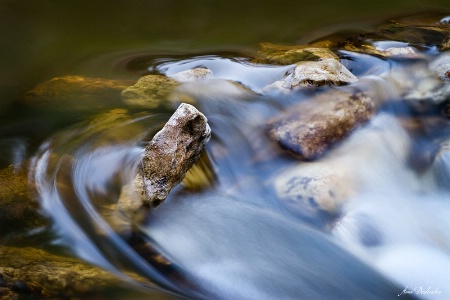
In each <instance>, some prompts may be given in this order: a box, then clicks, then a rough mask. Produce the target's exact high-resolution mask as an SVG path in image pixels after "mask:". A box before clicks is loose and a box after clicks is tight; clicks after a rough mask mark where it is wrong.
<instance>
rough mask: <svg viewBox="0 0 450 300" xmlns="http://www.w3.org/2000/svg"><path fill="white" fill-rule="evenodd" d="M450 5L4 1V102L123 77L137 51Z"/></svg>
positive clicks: (319, 29)
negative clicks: (53, 87) (53, 83)
mask: <svg viewBox="0 0 450 300" xmlns="http://www.w3.org/2000/svg"><path fill="white" fill-rule="evenodd" d="M449 9H450V3H449V0H390V1H380V0H366V1H358V0H341V1H336V0H316V1H301V0H250V1H243V0H241V1H234V0H233V1H221V0H195V1H191V0H185V1H183V0H127V1H124V0H119V1H111V0H108V1H106V0H97V1H95V0H53V1H50V0H41V1H35V0H2V1H0V24H1V26H0V37H1V47H0V49H1V50H0V51H1V53H0V57H1V69H2V72H1V75H0V76H1V78H0V84H1V86H0V88H1V92H0V97H1V100H0V101H2V103H5V102H9V101H11V100H13V99H15V98H17V97H20V95H21V94H22V93H23V92H24V91H26V90H28V89H30V88H32V87H33V86H34V85H36V84H38V83H40V82H42V81H45V80H47V79H49V78H51V77H54V76H59V75H65V74H74V73H77V74H83V75H90V76H105V77H114V76H116V75H117V76H123V74H114V72H115V71H114V68H113V67H112V66H113V65H114V64H115V59H117V57H120V56H126V55H130V54H131V53H173V52H175V53H192V52H200V51H201V52H205V51H218V50H224V51H226V50H237V51H240V50H247V49H255V48H256V46H257V44H258V43H260V42H264V41H269V42H272V43H284V44H293V43H296V42H299V41H302V37H304V36H305V35H308V36H310V37H311V36H317V37H318V36H321V35H324V34H326V33H329V32H332V31H334V30H338V29H340V28H354V29H357V30H359V29H364V28H366V27H367V26H370V24H373V23H375V22H379V21H382V20H384V19H388V18H390V17H393V16H397V15H403V14H409V13H416V12H423V11H428V10H433V11H445V10H449Z"/></svg>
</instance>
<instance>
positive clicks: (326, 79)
mask: <svg viewBox="0 0 450 300" xmlns="http://www.w3.org/2000/svg"><path fill="white" fill-rule="evenodd" d="M357 81H358V78H356V76H354V75H353V74H352V73H351V72H350V71H349V70H348V69H347V68H346V67H345V66H344V65H342V64H341V63H340V62H339V61H337V60H335V59H332V58H326V59H323V60H320V61H302V62H299V63H297V65H296V66H295V69H294V71H293V73H292V74H289V75H288V76H287V77H286V78H284V79H283V80H280V81H277V82H275V83H273V84H271V85H269V86H267V87H265V88H264V90H265V91H267V90H270V89H273V88H281V89H287V90H290V89H293V88H302V87H316V86H322V85H345V84H349V83H353V82H357Z"/></svg>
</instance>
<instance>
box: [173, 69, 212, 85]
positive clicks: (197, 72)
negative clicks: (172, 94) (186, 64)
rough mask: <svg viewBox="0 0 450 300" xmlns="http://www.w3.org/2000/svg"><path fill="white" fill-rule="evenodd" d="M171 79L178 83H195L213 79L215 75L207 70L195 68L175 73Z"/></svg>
mask: <svg viewBox="0 0 450 300" xmlns="http://www.w3.org/2000/svg"><path fill="white" fill-rule="evenodd" d="M169 77H170V78H172V79H174V80H176V81H178V82H193V81H197V80H204V79H210V78H213V73H212V71H211V70H209V69H207V68H194V69H190V70H186V71H182V72H178V73H175V74H173V75H171V76H169Z"/></svg>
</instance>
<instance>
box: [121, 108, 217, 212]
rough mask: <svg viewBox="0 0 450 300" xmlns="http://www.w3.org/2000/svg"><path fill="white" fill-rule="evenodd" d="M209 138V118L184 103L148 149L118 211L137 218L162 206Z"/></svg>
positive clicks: (123, 194)
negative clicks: (142, 209)
mask: <svg viewBox="0 0 450 300" xmlns="http://www.w3.org/2000/svg"><path fill="white" fill-rule="evenodd" d="M210 136H211V129H210V127H209V125H208V123H207V119H206V117H205V116H204V115H203V114H202V113H201V112H199V111H198V110H197V109H196V108H195V107H193V106H192V105H190V104H185V103H182V104H181V105H180V106H179V107H178V109H177V110H176V111H175V113H174V114H173V115H172V117H171V118H170V119H169V121H168V122H167V123H166V125H165V126H164V127H163V128H162V129H161V130H160V131H159V132H158V133H157V134H156V135H155V136H154V137H153V139H152V140H151V141H150V142H149V144H148V145H147V146H146V148H145V151H144V153H143V154H142V157H141V164H140V167H139V169H138V172H137V175H136V178H135V179H134V181H133V182H132V183H131V184H130V185H129V186H127V187H124V189H123V191H122V196H121V197H120V199H119V203H118V207H119V210H122V211H124V212H127V213H128V214H131V215H135V214H136V213H139V212H140V210H141V208H142V207H147V208H148V207H157V206H159V205H160V204H161V203H162V202H163V201H164V200H165V199H166V197H167V195H168V194H169V192H170V190H171V189H172V188H173V187H174V186H175V185H177V184H178V183H180V182H181V181H182V180H183V178H184V176H185V174H186V172H187V171H188V170H189V169H190V168H191V167H192V165H193V164H194V163H195V162H196V161H197V160H198V158H199V157H200V153H201V152H202V150H203V148H204V146H205V145H206V143H207V142H208V141H209V138H210Z"/></svg>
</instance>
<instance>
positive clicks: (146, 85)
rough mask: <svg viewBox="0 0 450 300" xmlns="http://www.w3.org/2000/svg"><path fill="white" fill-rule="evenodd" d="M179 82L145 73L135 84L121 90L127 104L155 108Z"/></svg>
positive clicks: (162, 102) (165, 99)
mask: <svg viewBox="0 0 450 300" xmlns="http://www.w3.org/2000/svg"><path fill="white" fill-rule="evenodd" d="M178 85H179V83H178V82H177V81H175V80H174V79H170V78H168V77H166V76H162V75H146V76H143V77H141V78H140V79H139V80H138V81H137V82H136V84H134V85H133V86H130V87H127V88H126V89H124V90H123V91H122V98H123V100H124V102H125V103H126V104H127V105H130V106H137V107H142V108H156V107H158V106H160V105H161V104H164V102H165V101H167V97H168V96H169V95H170V93H171V92H172V91H173V90H174V89H175V87H177V86H178Z"/></svg>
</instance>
